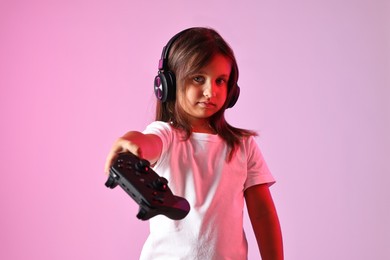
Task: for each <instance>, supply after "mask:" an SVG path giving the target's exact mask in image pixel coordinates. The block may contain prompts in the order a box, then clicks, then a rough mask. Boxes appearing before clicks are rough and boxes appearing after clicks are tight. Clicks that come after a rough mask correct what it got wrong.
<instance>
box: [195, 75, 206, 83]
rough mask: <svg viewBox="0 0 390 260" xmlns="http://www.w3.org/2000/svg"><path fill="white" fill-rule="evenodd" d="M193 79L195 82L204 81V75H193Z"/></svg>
mask: <svg viewBox="0 0 390 260" xmlns="http://www.w3.org/2000/svg"><path fill="white" fill-rule="evenodd" d="M193 80H194V81H195V82H196V83H203V82H204V77H202V76H195V77H193Z"/></svg>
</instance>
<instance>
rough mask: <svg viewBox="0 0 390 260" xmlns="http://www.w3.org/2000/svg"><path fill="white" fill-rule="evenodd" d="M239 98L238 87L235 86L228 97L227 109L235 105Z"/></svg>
mask: <svg viewBox="0 0 390 260" xmlns="http://www.w3.org/2000/svg"><path fill="white" fill-rule="evenodd" d="M239 96H240V87H239V86H238V85H236V86H235V88H234V90H233V93H232V95H231V97H230V100H229V104H228V106H227V108H232V107H233V106H234V105H235V104H236V103H237V100H238V97H239Z"/></svg>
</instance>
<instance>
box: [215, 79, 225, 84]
mask: <svg viewBox="0 0 390 260" xmlns="http://www.w3.org/2000/svg"><path fill="white" fill-rule="evenodd" d="M217 84H218V85H224V84H226V79H223V78H220V79H217Z"/></svg>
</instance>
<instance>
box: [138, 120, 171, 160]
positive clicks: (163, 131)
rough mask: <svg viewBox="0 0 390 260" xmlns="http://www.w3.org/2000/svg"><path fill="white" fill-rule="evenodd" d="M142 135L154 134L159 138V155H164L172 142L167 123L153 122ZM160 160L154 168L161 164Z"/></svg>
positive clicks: (169, 127)
mask: <svg viewBox="0 0 390 260" xmlns="http://www.w3.org/2000/svg"><path fill="white" fill-rule="evenodd" d="M142 133H144V134H154V135H157V136H158V137H160V139H161V142H162V151H161V155H162V156H163V155H165V154H166V151H167V150H168V149H169V146H170V144H171V142H172V128H171V126H170V125H169V123H166V122H162V121H154V122H152V123H151V124H149V125H148V126H147V127H146V128H145V130H144V131H142ZM161 159H162V158H160V159H159V160H158V161H157V163H156V164H155V165H154V166H157V165H158V164H159V163H160V162H161Z"/></svg>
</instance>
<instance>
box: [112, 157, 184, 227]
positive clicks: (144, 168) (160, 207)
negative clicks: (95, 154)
mask: <svg viewBox="0 0 390 260" xmlns="http://www.w3.org/2000/svg"><path fill="white" fill-rule="evenodd" d="M105 185H106V186H107V187H108V188H111V189H113V188H115V187H116V186H117V185H119V186H120V187H121V188H122V189H123V190H124V191H125V192H126V193H127V194H129V195H130V197H131V198H132V199H133V200H134V201H135V202H136V203H137V204H138V205H139V207H140V208H139V212H138V214H137V218H138V219H141V220H148V219H150V218H152V217H154V216H156V215H159V214H162V215H165V216H166V217H168V218H170V219H174V220H179V219H183V218H185V217H186V216H187V214H188V212H189V211H190V205H189V203H188V201H187V200H186V199H185V198H182V197H179V196H175V195H174V194H173V193H172V191H171V190H170V188H169V186H168V180H167V179H165V178H164V177H161V176H159V175H158V174H157V173H156V172H154V171H153V170H152V169H151V168H150V163H149V162H148V161H147V160H144V159H140V158H138V157H137V156H135V155H134V154H132V153H121V154H119V156H118V157H117V159H116V161H115V162H114V163H113V165H112V166H111V168H110V174H109V177H108V180H107V181H106V184H105Z"/></svg>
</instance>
